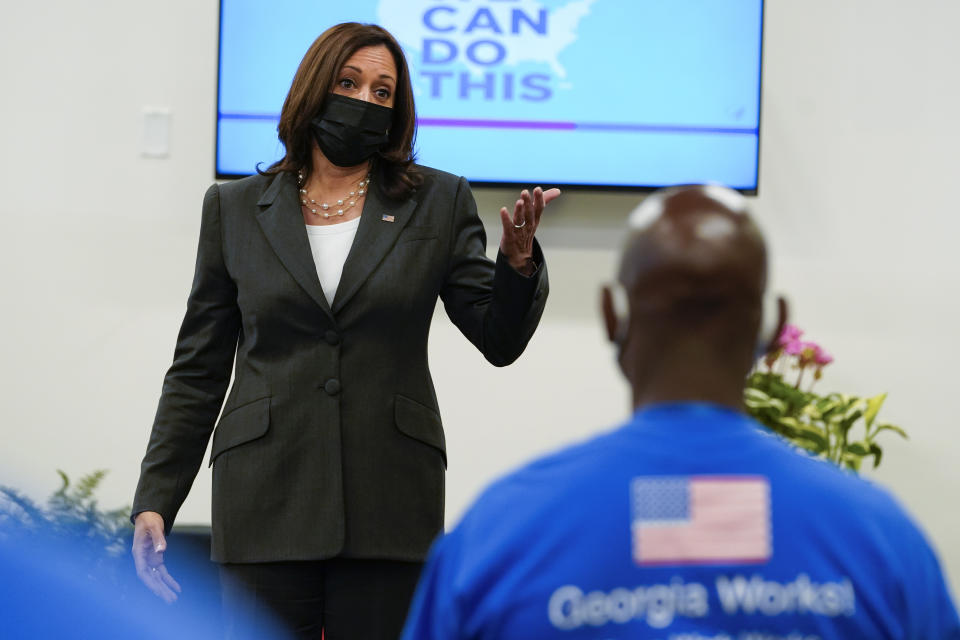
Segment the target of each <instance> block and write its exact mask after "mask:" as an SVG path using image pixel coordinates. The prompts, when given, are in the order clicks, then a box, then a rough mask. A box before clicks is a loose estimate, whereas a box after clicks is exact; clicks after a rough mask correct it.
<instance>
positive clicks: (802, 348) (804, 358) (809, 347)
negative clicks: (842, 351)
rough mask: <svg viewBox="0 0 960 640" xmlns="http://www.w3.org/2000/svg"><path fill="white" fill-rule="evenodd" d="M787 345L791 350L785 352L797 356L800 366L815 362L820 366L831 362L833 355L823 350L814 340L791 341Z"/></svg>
mask: <svg viewBox="0 0 960 640" xmlns="http://www.w3.org/2000/svg"><path fill="white" fill-rule="evenodd" d="M789 347H790V348H791V349H792V351H790V350H787V352H788V353H790V354H791V355H795V356H799V358H800V366H801V367H806V366H807V365H811V364H816V365H817V366H818V367H821V368H822V367H824V366H826V365H828V364H830V363H831V362H833V356H831V355H830V354H829V353H827V352H826V351H824V350H823V348H822V347H821V346H820V345H818V344H817V343H816V342H793V343H791V344H790V345H789Z"/></svg>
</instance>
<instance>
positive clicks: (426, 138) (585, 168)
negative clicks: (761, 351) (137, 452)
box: [216, 0, 763, 193]
mask: <svg viewBox="0 0 960 640" xmlns="http://www.w3.org/2000/svg"><path fill="white" fill-rule="evenodd" d="M347 21H356V22H372V23H377V24H380V25H382V26H383V27H385V28H386V29H387V30H389V31H390V32H391V33H393V34H394V35H395V36H396V38H397V39H398V40H399V42H400V44H401V45H402V46H403V48H404V51H405V53H406V55H407V58H408V62H409V64H410V67H411V78H412V80H413V85H414V95H415V100H416V106H417V116H418V133H417V141H416V153H417V160H418V162H420V163H421V164H426V165H430V166H433V167H437V168H440V169H444V170H446V171H450V172H452V173H456V174H459V175H463V176H465V177H467V179H469V180H470V181H471V183H473V184H491V185H507V184H509V185H515V184H522V185H534V184H542V185H559V186H567V187H570V186H573V187H577V186H581V187H591V188H625V189H653V188H658V187H662V186H667V185H671V184H686V183H702V182H713V183H719V184H724V185H727V186H730V187H733V188H736V189H739V190H741V191H743V192H746V193H755V192H756V188H757V178H758V173H757V171H758V164H759V163H758V159H759V143H760V139H759V133H760V76H761V54H762V32H763V29H762V25H763V0H722V1H719V0H336V1H334V0H272V1H271V2H263V0H221V2H220V46H219V75H218V91H217V144H216V174H217V177H220V178H225V177H239V176H245V175H250V174H252V173H253V172H254V171H255V170H256V167H257V165H258V163H259V164H261V166H267V165H269V164H270V163H272V162H274V161H275V160H277V159H279V158H280V157H282V155H283V146H282V144H281V143H280V142H279V141H278V140H277V131H276V127H277V122H278V120H279V114H280V109H281V106H282V105H283V100H284V98H285V97H286V93H287V90H288V89H289V86H290V82H291V80H292V78H293V74H294V72H295V71H296V69H297V65H298V64H299V62H300V59H301V57H302V56H303V54H304V53H305V52H306V50H307V48H308V47H309V46H310V44H311V43H312V42H313V40H314V39H315V38H316V37H317V36H318V35H319V34H320V33H321V32H322V31H323V30H324V29H326V28H327V27H329V26H331V25H333V24H336V23H339V22H347Z"/></svg>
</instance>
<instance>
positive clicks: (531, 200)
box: [500, 187, 560, 275]
mask: <svg viewBox="0 0 960 640" xmlns="http://www.w3.org/2000/svg"><path fill="white" fill-rule="evenodd" d="M559 195H560V189H547V190H546V191H544V190H543V189H541V188H540V187H537V188H535V189H534V190H533V195H530V192H529V191H527V190H526V189H524V190H523V191H521V192H520V199H518V200H517V201H516V203H514V205H513V215H511V214H510V212H509V211H508V210H507V208H506V207H500V222H502V223H503V236H501V238H500V251H501V252H502V253H503V255H504V256H506V258H507V260H508V261H509V262H510V266H511V267H513V268H514V269H516V270H517V271H518V272H520V273H522V274H524V275H531V274H533V272H534V270H535V268H536V267H535V266H534V264H533V259H532V258H533V236H534V234H535V233H536V232H537V227H538V226H539V225H540V215H541V214H542V213H543V209H544V207H546V206H547V203H549V202H550V201H551V200H553V199H554V198H556V197H557V196H559Z"/></svg>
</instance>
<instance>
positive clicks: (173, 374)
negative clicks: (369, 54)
mask: <svg viewBox="0 0 960 640" xmlns="http://www.w3.org/2000/svg"><path fill="white" fill-rule="evenodd" d="M421 171H422V173H423V175H424V178H425V182H424V184H423V186H422V187H420V188H419V189H418V190H417V191H416V192H415V193H414V194H413V196H412V197H410V198H409V199H408V200H406V201H404V202H399V203H397V202H395V201H390V200H388V199H387V198H386V197H385V196H384V195H383V193H382V192H381V191H380V190H379V189H378V188H377V184H376V182H374V183H373V185H372V187H371V190H370V192H369V193H368V196H367V200H366V202H365V204H364V208H363V215H362V217H361V219H360V225H359V228H358V230H357V235H356V238H355V240H354V243H353V247H352V248H351V250H350V254H349V256H348V258H347V261H346V263H345V265H344V269H343V276H342V278H341V280H340V285H339V288H338V289H337V293H336V297H335V298H334V301H333V305H332V306H331V305H328V304H327V301H326V298H325V297H324V294H323V291H322V289H321V287H320V281H319V279H318V278H317V272H316V267H315V266H314V263H313V257H312V255H311V253H310V246H309V242H308V240H307V234H306V230H305V229H304V223H303V218H302V216H301V213H300V206H299V196H298V192H297V185H296V181H295V179H294V178H293V177H292V176H291V175H290V174H281V175H279V176H278V177H276V178H271V177H265V176H252V177H250V178H245V179H243V180H239V181H236V182H232V183H229V184H223V185H219V186H218V185H213V186H212V187H210V189H209V190H208V191H207V193H206V196H205V197H204V201H203V219H202V223H201V227H200V246H199V249H198V253H197V264H196V273H195V276H194V280H193V288H192V290H191V292H190V297H189V300H188V302H187V311H186V315H185V317H184V319H183V325H182V327H181V329H180V335H179V337H178V339H177V346H176V351H175V354H174V361H173V365H172V366H171V367H170V370H169V371H168V372H167V375H166V377H165V379H164V383H163V392H162V395H161V398H160V404H159V408H158V409H157V415H156V419H155V421H154V425H153V431H152V433H151V435H150V443H149V445H148V448H147V453H146V456H145V457H144V460H143V465H142V468H141V475H140V482H139V484H138V486H137V491H136V496H135V498H134V506H133V512H134V513H138V512H140V511H148V510H149V511H157V512H158V513H160V514H161V515H162V516H163V519H164V522H165V524H166V526H167V528H168V530H169V527H170V526H171V525H172V523H173V521H174V518H175V517H176V514H177V511H178V510H179V508H180V505H181V504H182V503H183V500H184V499H185V498H186V496H187V493H188V491H189V490H190V486H191V484H192V483H193V479H194V477H195V476H196V474H197V470H198V468H199V466H200V464H201V461H202V458H203V454H204V450H205V449H206V445H207V443H208V441H209V438H210V433H211V431H213V447H212V455H211V459H210V464H211V465H212V466H213V519H212V521H213V553H212V555H213V559H214V560H216V561H219V562H268V561H282V560H308V559H323V558H330V557H334V556H343V557H355V558H386V559H397V560H422V559H423V558H424V557H425V555H426V552H427V549H428V547H429V545H430V542H431V540H432V539H433V537H434V536H435V535H436V534H437V533H438V532H439V531H440V530H441V529H442V526H443V502H444V470H445V468H446V452H445V446H444V434H443V427H442V425H441V422H440V415H439V412H438V407H437V398H436V394H435V393H434V388H433V382H432V381H431V379H430V371H429V368H428V365H427V334H428V333H429V329H430V321H431V318H432V317H433V311H434V308H435V306H436V302H437V298H438V297H439V298H440V299H441V300H442V301H443V304H444V308H445V309H446V312H447V315H448V316H449V317H450V319H451V320H452V321H453V322H454V324H456V326H457V327H458V328H459V329H460V330H461V331H462V332H463V334H464V335H465V336H466V337H467V338H468V339H469V340H470V341H471V342H472V343H473V344H474V345H476V347H477V348H478V349H479V350H480V351H481V352H482V353H483V355H484V356H485V357H486V358H487V360H489V361H490V362H491V363H493V364H495V365H498V366H501V365H506V364H509V363H510V362H512V361H513V360H515V359H516V358H517V357H518V356H519V355H520V353H522V352H523V349H524V348H525V347H526V344H527V342H528V340H529V339H530V337H531V336H532V335H533V332H534V330H535V329H536V326H537V323H538V322H539V319H540V316H541V314H542V313H543V308H544V303H545V302H546V298H547V290H548V285H547V271H546V265H545V264H544V262H543V255H542V253H541V252H540V248H539V246H536V247H535V251H536V255H535V260H536V262H537V263H538V264H539V265H540V267H539V270H538V272H537V273H536V274H535V275H534V276H533V277H530V278H527V277H524V276H522V275H520V274H518V273H517V272H515V271H514V270H513V269H511V268H510V266H509V265H508V264H507V263H506V261H505V259H504V258H503V256H500V257H499V258H498V260H497V262H496V264H494V263H493V262H491V261H490V260H489V259H488V258H487V257H486V255H485V247H486V236H485V234H484V230H483V226H482V224H481V222H480V219H479V218H478V217H477V213H476V204H475V203H474V200H473V196H472V194H471V193H470V189H469V186H468V184H467V182H466V180H464V179H463V178H457V177H456V176H453V175H450V174H448V173H443V172H440V171H436V170H433V169H428V168H421ZM234 356H236V359H235V363H236V364H235V371H234V383H233V386H232V387H231V389H230V395H229V397H228V398H227V400H226V404H225V405H224V404H223V399H224V395H225V393H226V390H227V385H228V382H229V379H230V366H231V363H232V362H234ZM477 406H478V407H480V406H482V403H480V402H478V403H477ZM221 407H222V409H223V412H222V415H221V417H220V420H219V422H218V423H217V424H216V430H215V431H214V423H215V421H216V419H217V415H218V414H220V411H221ZM492 417H493V418H495V416H492Z"/></svg>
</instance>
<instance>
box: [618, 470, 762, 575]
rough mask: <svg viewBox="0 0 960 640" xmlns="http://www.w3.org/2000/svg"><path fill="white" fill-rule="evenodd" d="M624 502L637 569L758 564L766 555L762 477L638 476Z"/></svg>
mask: <svg viewBox="0 0 960 640" xmlns="http://www.w3.org/2000/svg"><path fill="white" fill-rule="evenodd" d="M630 501H631V505H630V507H631V528H632V534H633V559H634V561H635V562H636V563H637V564H639V565H641V566H650V565H675V564H746V563H762V562H766V561H768V560H769V559H770V556H771V554H772V547H773V541H772V533H771V530H770V484H769V482H768V481H767V479H766V478H765V477H763V476H747V475H718V476H643V477H638V478H634V479H633V481H632V483H631V486H630Z"/></svg>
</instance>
